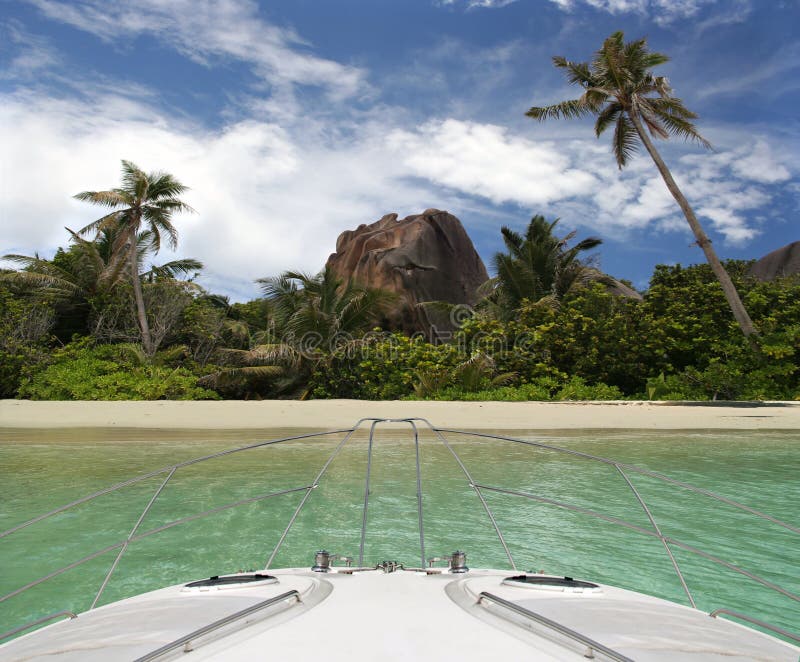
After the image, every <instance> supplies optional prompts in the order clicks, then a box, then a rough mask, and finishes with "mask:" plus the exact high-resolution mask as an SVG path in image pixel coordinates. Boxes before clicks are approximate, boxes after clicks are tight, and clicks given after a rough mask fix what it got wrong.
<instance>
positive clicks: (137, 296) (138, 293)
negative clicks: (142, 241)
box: [130, 233, 153, 356]
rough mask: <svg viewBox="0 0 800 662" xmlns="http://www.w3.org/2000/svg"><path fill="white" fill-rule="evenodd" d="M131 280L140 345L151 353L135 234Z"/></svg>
mask: <svg viewBox="0 0 800 662" xmlns="http://www.w3.org/2000/svg"><path fill="white" fill-rule="evenodd" d="M130 268H131V280H132V282H133V298H134V300H135V301H136V317H137V318H138V319H139V329H140V330H141V332H142V346H143V347H144V351H145V354H147V355H148V356H152V355H153V339H152V337H151V335H150V325H149V324H148V323H147V313H146V312H145V309H144V295H143V294H142V281H141V280H139V259H138V256H137V254H136V234H135V233H134V235H133V238H132V239H131V248H130Z"/></svg>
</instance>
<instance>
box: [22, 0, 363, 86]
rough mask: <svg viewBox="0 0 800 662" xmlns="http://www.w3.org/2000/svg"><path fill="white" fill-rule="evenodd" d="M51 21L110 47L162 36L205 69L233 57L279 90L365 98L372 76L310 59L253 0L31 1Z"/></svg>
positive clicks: (296, 40) (297, 40)
mask: <svg viewBox="0 0 800 662" xmlns="http://www.w3.org/2000/svg"><path fill="white" fill-rule="evenodd" d="M29 2H31V3H32V4H33V5H35V6H36V7H38V8H39V10H40V11H41V12H42V13H44V14H45V15H46V16H47V17H48V18H50V19H53V20H57V21H61V22H63V23H67V24H69V25H72V26H73V27H76V28H78V29H80V30H84V31H86V32H89V33H92V34H94V35H96V36H97V37H99V38H101V39H103V40H105V41H108V42H118V43H123V44H129V43H130V41H131V40H132V39H133V38H135V37H137V36H139V35H142V34H149V35H153V36H155V37H157V38H158V39H160V40H161V41H163V42H164V43H166V44H168V45H170V46H172V47H173V48H175V49H176V50H178V51H179V52H181V53H183V54H184V55H186V56H188V57H190V58H192V59H194V60H195V61H198V62H201V63H203V64H208V63H209V62H210V61H211V59H213V60H215V61H217V60H218V59H219V58H232V59H235V60H238V61H241V62H246V63H249V64H250V65H251V66H252V67H253V69H254V71H255V72H256V74H257V75H259V76H261V77H262V78H263V79H265V80H266V81H268V82H269V83H271V84H272V85H291V84H304V85H319V86H322V87H325V88H326V89H328V90H329V92H330V93H331V94H332V95H333V96H335V97H339V98H342V97H346V96H349V95H352V94H355V93H357V92H358V91H360V90H362V89H363V88H364V86H365V81H364V72H363V71H362V70H360V69H358V68H355V67H349V66H346V65H343V64H340V63H338V62H334V61H332V60H327V59H324V58H320V57H316V56H314V55H312V54H310V53H306V52H302V51H301V48H302V47H303V46H305V45H306V44H305V42H304V41H303V40H302V39H301V38H300V37H299V36H298V35H297V34H295V33H294V32H293V31H292V30H289V29H286V28H280V27H277V26H274V25H272V24H270V23H268V22H267V21H265V20H264V19H262V18H261V17H260V16H259V9H258V5H257V4H256V3H255V2H252V1H250V0H117V1H115V2H107V1H106V0H70V1H69V2H65V1H63V0H29Z"/></svg>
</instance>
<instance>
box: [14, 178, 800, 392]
mask: <svg viewBox="0 0 800 662" xmlns="http://www.w3.org/2000/svg"><path fill="white" fill-rule="evenodd" d="M129 165H130V164H129ZM131 167H132V166H131ZM156 175H158V174H155V175H145V174H144V173H142V172H141V171H139V170H138V169H136V170H135V172H134V171H132V174H131V177H133V176H135V177H136V178H138V179H137V181H140V183H142V182H145V181H150V180H152V182H150V183H154V182H156V183H157V182H158V181H161V182H162V184H163V183H164V182H166V184H169V186H167V189H168V192H169V191H172V192H173V193H174V192H180V191H179V190H183V189H182V187H181V186H180V185H179V184H177V183H176V182H175V180H173V179H171V178H169V177H168V176H166V175H158V176H156ZM159 177H161V178H162V179H159ZM164 177H166V179H163V178H164ZM166 184H165V186H166ZM142 186H144V184H143V183H142ZM148 186H149V184H148ZM118 194H119V195H122V194H121V193H119V191H116V190H115V191H111V192H100V193H98V194H91V195H98V196H100V198H98V199H103V196H106V195H108V196H110V201H111V202H115V204H116V201H117V198H116V197H115V196H117V195H118ZM86 195H90V194H86ZM145 199H146V196H144V197H143V198H142V200H145ZM165 200H166V203H165V204H167V205H168V206H170V205H182V204H183V203H180V201H178V200H176V199H174V198H172V197H169V196H168V197H167V198H165ZM134 202H135V201H134ZM162 202H163V201H162ZM126 204H128V203H126ZM137 204H138V203H137ZM143 204H145V203H144V202H143ZM112 209H116V207H113V206H112ZM151 211H152V210H151ZM123 212H124V213H122V215H121V216H120V217H119V218H122V220H125V218H127V217H126V216H125V214H128V215H130V214H129V213H128V212H130V209H129V208H128V207H125V208H124V209H123ZM156 212H157V210H156ZM156 212H153V213H156ZM118 213H119V212H117V211H112V213H111V214H110V215H109V216H108V217H104V219H105V220H103V219H101V220H102V221H103V222H102V223H100V222H97V223H96V224H95V225H97V227H98V228H99V229H100V231H99V232H98V233H97V234H96V236H95V237H94V238H93V239H91V240H89V239H84V238H82V237H80V236H79V235H78V234H76V233H74V232H70V237H69V242H70V243H69V245H68V246H67V248H65V249H59V250H58V251H57V253H56V254H55V256H54V257H53V259H51V260H47V259H44V258H40V257H39V256H34V257H27V256H21V255H15V256H11V259H12V261H14V262H15V263H16V264H17V265H18V266H19V267H20V268H19V270H17V271H2V272H0V397H5V398H8V397H20V398H31V399H67V400H69V399H83V400H118V399H154V400H155V399H216V398H279V397H283V398H297V397H301V398H357V399H402V398H419V399H433V400H443V399H445V400H586V399H592V400H607V399H623V398H635V399H671V400H684V399H685V400H713V399H725V400H733V399H744V400H762V399H777V400H784V399H800V278H798V277H795V278H786V279H782V280H776V281H772V282H760V281H757V280H755V279H753V278H750V277H748V276H747V270H748V267H749V263H746V262H735V261H732V262H728V263H726V265H725V267H726V269H727V272H728V273H729V274H730V276H731V278H732V281H733V284H734V285H735V287H736V289H737V290H738V291H739V292H740V293H741V295H742V299H743V300H744V302H745V304H746V306H747V308H748V310H750V311H751V314H752V317H753V320H754V322H755V324H756V327H757V328H758V330H759V333H758V334H757V335H756V336H754V337H751V338H750V339H747V338H745V337H744V336H743V335H742V334H741V333H740V331H739V329H738V326H737V322H736V321H735V319H734V318H733V316H732V315H731V311H730V308H729V305H728V302H727V301H726V297H725V295H724V294H723V291H722V288H721V287H720V284H719V282H718V280H717V278H716V277H715V274H714V273H713V272H712V270H711V268H710V267H709V266H708V265H694V266H689V267H683V266H681V265H673V266H665V265H659V266H657V267H656V269H655V272H654V274H653V277H652V279H651V281H650V287H649V289H648V290H647V291H646V292H645V293H644V296H643V297H642V298H641V299H637V298H629V297H623V296H620V295H619V294H617V293H614V290H613V288H612V287H611V285H612V283H611V279H609V278H607V277H605V276H604V275H603V274H602V273H600V272H599V271H597V270H596V269H593V268H592V267H591V266H590V265H589V264H587V263H586V262H585V261H583V260H581V259H580V254H581V253H582V252H583V251H586V250H588V249H591V248H594V247H596V246H598V245H599V240H597V239H591V238H590V239H585V240H583V241H581V242H578V243H577V244H576V245H575V246H572V247H570V246H569V245H568V243H569V241H570V240H571V239H572V238H573V235H572V234H570V235H567V236H566V237H564V238H559V237H557V236H556V235H555V234H554V233H553V230H554V228H555V226H556V223H555V222H547V221H545V219H544V218H543V217H541V216H535V217H534V218H533V219H532V221H531V222H530V224H529V225H528V228H527V231H526V232H525V233H524V234H518V233H516V232H514V231H512V230H510V229H508V228H504V229H503V237H504V239H505V243H506V248H507V250H508V253H507V254H498V255H497V256H495V265H496V266H497V271H498V276H497V277H496V278H495V279H493V280H492V281H490V282H488V283H487V284H486V286H485V288H484V294H485V295H486V296H485V299H484V301H483V302H482V304H480V305H478V306H477V307H476V310H475V311H474V312H475V314H474V315H473V316H472V317H471V318H469V319H467V320H466V321H464V322H462V324H461V326H460V328H459V329H458V331H457V332H456V334H455V335H454V337H453V338H452V339H451V340H450V341H449V342H446V343H436V344H433V343H431V342H429V341H428V340H426V339H425V338H423V337H416V336H415V337H408V336H406V335H403V334H402V333H398V332H396V331H394V332H393V331H392V330H391V329H381V328H376V327H375V325H376V324H378V323H379V322H380V320H383V319H385V317H386V316H385V315H384V314H383V313H384V312H385V310H386V307H387V306H390V305H392V303H393V299H392V297H390V296H388V295H387V294H386V293H384V292H381V291H378V290H374V289H370V288H368V287H363V286H360V285H358V284H356V283H353V282H343V281H342V280H340V279H339V278H338V277H337V276H336V275H335V274H333V273H332V272H331V271H329V270H323V271H321V272H320V273H318V274H316V275H309V274H302V273H299V272H286V273H284V274H282V275H280V276H278V277H274V278H263V279H260V280H259V281H258V282H259V283H260V284H261V285H262V287H263V290H264V296H263V297H260V298H257V299H255V300H253V301H249V302H246V303H234V304H230V302H229V301H228V300H227V299H226V298H225V297H222V296H219V295H214V294H211V293H208V292H205V291H204V290H202V288H200V287H198V286H197V285H196V284H195V283H194V282H192V281H193V276H194V274H195V273H196V272H197V271H199V270H200V269H202V265H201V264H200V263H199V262H197V261H196V260H191V259H186V260H178V261H175V262H170V263H167V264H162V265H161V266H155V265H150V266H145V265H144V264H143V260H142V258H143V257H144V256H147V255H154V254H155V253H156V251H157V248H158V245H159V239H158V236H157V233H156V232H155V231H154V230H153V228H152V227H149V226H148V227H147V229H145V230H144V231H136V230H135V228H134V227H133V226H125V227H122V226H118V225H117V224H116V221H115V219H117V218H118V217H117V216H115V214H118ZM142 213H143V214H144V212H142ZM143 218H144V216H143ZM154 218H156V220H159V222H160V221H163V220H164V219H163V218H162V217H159V216H158V214H157V213H156V217H154ZM128 220H130V219H128ZM145 220H146V219H145ZM151 220H152V219H151ZM167 220H168V219H167ZM134 225H135V223H134ZM156 225H158V224H156ZM170 227H171V226H169V225H165V224H163V223H162V224H161V225H160V226H158V227H157V228H156V229H158V230H160V231H163V232H166V233H167V234H168V235H170V232H169V229H170ZM170 236H172V235H170ZM133 243H135V244H136V248H135V249H132V244H133ZM134 260H135V261H134ZM132 265H135V267H136V268H135V269H132V268H129V267H132ZM133 273H136V274H137V278H136V280H135V282H133V283H132V282H131V280H132V278H131V276H132V274H133ZM182 279H183V280H182Z"/></svg>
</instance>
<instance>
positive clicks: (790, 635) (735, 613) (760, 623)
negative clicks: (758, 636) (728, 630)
mask: <svg viewBox="0 0 800 662" xmlns="http://www.w3.org/2000/svg"><path fill="white" fill-rule="evenodd" d="M717 614H727V615H728V616H733V617H734V618H740V619H741V620H743V621H747V622H748V623H752V624H753V625H758V626H759V627H762V628H766V629H767V630H771V631H772V632H775V633H776V634H780V635H783V636H784V637H788V638H789V639H793V640H794V641H796V642H798V643H800V636H799V635H796V634H793V633H791V632H789V631H788V630H784V629H783V628H779V627H778V626H776V625H770V624H769V623H765V622H764V621H762V620H759V619H758V618H753V617H752V616H748V615H747V614H740V613H739V612H738V611H732V610H730V609H715V610H714V611H712V612H711V613H710V614H709V616H711V618H716V617H717Z"/></svg>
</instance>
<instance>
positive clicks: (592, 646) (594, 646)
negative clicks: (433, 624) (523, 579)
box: [478, 591, 634, 662]
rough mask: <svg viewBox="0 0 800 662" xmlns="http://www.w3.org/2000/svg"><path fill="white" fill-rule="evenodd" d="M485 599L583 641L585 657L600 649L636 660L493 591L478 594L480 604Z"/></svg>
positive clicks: (614, 657) (626, 660) (623, 660)
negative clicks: (586, 647)
mask: <svg viewBox="0 0 800 662" xmlns="http://www.w3.org/2000/svg"><path fill="white" fill-rule="evenodd" d="M483 600H490V601H491V602H494V603H495V604H498V605H500V606H501V607H504V608H506V609H508V610H509V611H513V612H514V613H517V614H519V615H520V616H524V617H525V618H529V619H531V620H532V621H536V622H537V623H539V624H540V625H544V626H545V627H548V628H550V629H551V630H555V631H556V632H558V633H559V634H563V635H564V636H565V637H569V638H570V639H573V640H574V641H577V642H580V643H582V644H583V645H584V646H588V650H587V651H586V653H585V654H584V657H588V658H592V657H594V651H599V652H601V653H603V655H606V656H607V657H610V658H611V659H612V660H617V661H618V662H634V661H633V659H632V658H630V657H627V656H626V655H623V654H622V653H620V652H619V651H615V650H614V649H613V648H609V647H608V646H604V645H603V644H601V643H600V642H598V641H595V640H594V639H592V638H591V637H587V636H586V635H585V634H581V633H580V632H578V631H577V630H573V629H572V628H570V627H567V626H566V625H563V624H561V623H559V622H557V621H553V620H550V619H549V618H547V617H546V616H542V615H541V614H537V613H536V612H535V611H531V610H530V609H525V607H521V606H520V605H518V604H516V603H514V602H510V601H509V600H504V599H503V598H501V597H498V596H496V595H494V594H493V593H489V592H488V591H482V592H481V593H480V594H479V595H478V604H480V603H481V602H482V601H483Z"/></svg>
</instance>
